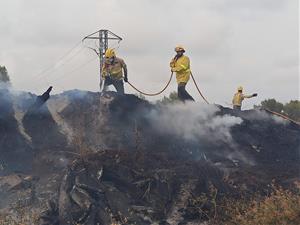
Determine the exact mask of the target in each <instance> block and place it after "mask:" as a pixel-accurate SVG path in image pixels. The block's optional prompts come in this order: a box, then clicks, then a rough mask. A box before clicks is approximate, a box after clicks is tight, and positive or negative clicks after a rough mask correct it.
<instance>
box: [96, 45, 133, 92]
mask: <svg viewBox="0 0 300 225" xmlns="http://www.w3.org/2000/svg"><path fill="white" fill-rule="evenodd" d="M123 71H124V81H125V82H128V78H127V66H126V64H125V62H124V60H123V59H121V58H118V57H116V53H115V51H114V49H110V48H109V49H107V50H106V52H105V59H104V63H103V67H102V75H101V76H102V78H103V79H104V80H105V81H104V89H103V91H107V88H108V86H110V85H113V86H114V87H115V89H116V90H117V93H118V94H124V83H123Z"/></svg>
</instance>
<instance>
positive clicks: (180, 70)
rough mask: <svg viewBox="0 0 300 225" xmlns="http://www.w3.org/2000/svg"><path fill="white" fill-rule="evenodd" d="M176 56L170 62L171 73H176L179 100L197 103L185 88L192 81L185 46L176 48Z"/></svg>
mask: <svg viewBox="0 0 300 225" xmlns="http://www.w3.org/2000/svg"><path fill="white" fill-rule="evenodd" d="M175 52H176V55H175V57H174V58H173V59H172V60H171V62H170V67H171V71H172V72H175V73H176V80H177V84H178V89H177V90H178V98H179V99H180V100H181V101H183V102H185V101H195V100H194V98H193V97H192V96H191V95H190V94H189V93H188V92H187V91H186V90H185V86H186V84H187V82H188V81H189V79H190V74H191V70H190V59H189V57H187V56H185V55H184V53H185V49H184V47H183V46H180V45H178V46H176V48H175Z"/></svg>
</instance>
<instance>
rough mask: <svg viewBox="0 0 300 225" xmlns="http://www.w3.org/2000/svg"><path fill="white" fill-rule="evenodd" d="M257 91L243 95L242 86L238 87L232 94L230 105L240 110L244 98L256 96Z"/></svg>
mask: <svg viewBox="0 0 300 225" xmlns="http://www.w3.org/2000/svg"><path fill="white" fill-rule="evenodd" d="M256 96H257V93H254V94H252V95H244V94H243V87H241V86H240V87H238V89H237V93H235V94H234V96H233V99H232V105H233V109H234V110H241V108H242V102H243V100H244V99H245V98H252V97H256Z"/></svg>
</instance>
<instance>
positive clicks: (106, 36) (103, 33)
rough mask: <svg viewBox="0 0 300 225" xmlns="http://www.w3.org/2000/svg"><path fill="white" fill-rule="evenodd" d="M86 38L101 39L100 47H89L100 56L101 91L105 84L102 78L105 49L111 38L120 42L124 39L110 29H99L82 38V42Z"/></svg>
mask: <svg viewBox="0 0 300 225" xmlns="http://www.w3.org/2000/svg"><path fill="white" fill-rule="evenodd" d="M86 39H95V40H98V41H99V46H98V49H94V48H91V47H89V48H90V49H92V50H94V52H95V53H96V54H97V55H98V57H99V64H100V69H99V73H100V74H99V77H100V83H99V86H100V91H101V89H102V86H103V80H102V76H101V74H102V66H103V63H104V54H105V51H106V50H107V48H108V47H109V40H111V41H113V40H115V41H118V43H119V42H120V41H122V38H121V37H119V36H118V35H116V34H114V33H113V32H111V31H109V30H98V31H96V32H94V33H92V34H90V35H88V36H86V37H84V38H83V39H82V42H83V41H84V40H86Z"/></svg>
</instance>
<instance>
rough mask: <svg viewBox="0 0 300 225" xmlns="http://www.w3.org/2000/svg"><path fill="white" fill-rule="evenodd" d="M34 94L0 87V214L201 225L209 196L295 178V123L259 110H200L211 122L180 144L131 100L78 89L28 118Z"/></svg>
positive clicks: (299, 142) (148, 109) (210, 204)
mask: <svg viewBox="0 0 300 225" xmlns="http://www.w3.org/2000/svg"><path fill="white" fill-rule="evenodd" d="M35 97H36V96H34V95H26V96H23V95H19V96H14V95H13V94H11V93H10V91H9V90H1V91H0V99H1V101H0V104H1V105H0V106H1V112H0V125H1V126H0V156H1V157H0V163H1V169H0V175H1V176H0V197H1V198H0V199H1V200H0V212H1V214H2V215H7V216H10V217H12V219H14V220H16V221H18V220H19V221H21V220H22V219H24V218H23V217H24V215H35V216H32V217H31V218H27V223H26V222H25V224H62V225H63V224H187V223H189V224H193V223H194V224H199V223H201V222H203V221H206V220H207V219H209V218H210V217H213V215H214V213H215V205H214V201H212V200H215V199H219V198H220V199H221V198H222V197H228V196H232V197H236V198H239V197H240V196H241V195H243V196H252V195H253V194H254V193H255V192H260V193H263V194H267V193H268V191H269V190H270V186H269V185H270V183H272V181H274V182H277V183H279V184H281V185H283V186H284V187H286V188H289V187H291V186H292V185H293V182H294V181H297V180H299V179H298V178H299V161H300V159H299V152H300V127H299V126H297V125H295V124H292V123H290V122H287V121H283V120H281V119H279V118H275V117H273V116H272V115H270V114H268V113H266V112H264V111H258V110H249V111H243V112H235V111H233V110H231V109H229V108H224V107H222V106H211V107H212V108H211V107H209V108H205V107H207V106H201V105H200V106H199V107H200V108H199V110H200V111H201V110H202V109H201V107H202V108H205V110H207V111H209V113H206V114H209V116H208V117H206V116H205V117H204V119H203V118H202V119H201V118H196V121H195V123H199V124H200V125H199V126H197V127H196V128H197V129H199V130H197V129H196V130H193V131H192V132H193V134H194V133H196V136H195V137H196V138H184V137H183V136H182V135H181V133H176V132H175V133H173V132H169V131H167V132H166V131H165V129H164V126H167V125H168V124H167V125H164V126H162V127H161V128H160V129H157V126H158V125H159V124H157V123H155V121H156V120H153V115H155V116H156V117H157V116H159V117H160V116H161V118H163V115H165V114H166V113H169V111H168V110H169V109H168V110H166V109H165V106H158V105H155V104H151V103H149V102H147V101H145V100H141V99H139V98H138V97H136V96H134V95H125V96H117V95H116V94H115V93H108V94H106V95H104V96H100V95H99V93H93V92H82V91H78V90H75V91H69V92H65V93H63V94H60V95H56V96H52V98H51V99H50V100H49V101H48V102H47V104H45V105H43V106H42V107H41V108H40V109H39V110H37V111H35V112H32V111H30V112H29V111H28V109H29V108H30V105H31V104H33V102H34V100H35ZM180 110H181V109H180ZM180 110H179V111H178V113H181V111H180ZM197 110H198V108H197ZM205 110H204V111H205ZM176 112H177V111H176ZM201 115H202V114H199V116H200V117H201ZM173 116H174V115H173ZM189 116H192V115H187V117H189ZM224 116H225V117H224ZM236 118H239V119H240V120H241V121H242V122H240V123H235V124H232V125H230V126H229V127H228V126H227V125H226V126H225V124H226V121H227V119H228V120H229V119H236ZM213 119H216V120H215V121H214V122H213V123H212V122H209V123H206V120H213ZM175 120H179V118H177V116H176V114H175V116H174V121H175ZM218 121H221V123H224V124H222V125H221V126H220V125H216V124H218V123H219V122H218ZM171 122H172V121H171ZM172 128H173V127H172ZM175 128H177V127H176V126H175V127H174V129H175ZM180 128H181V127H178V129H180ZM185 129H187V131H186V132H189V129H188V128H185ZM202 129H203V130H205V132H201V131H202ZM223 129H225V131H224V132H223ZM227 130H228V131H229V133H230V137H227V136H226V138H225V139H224V138H220V139H218V137H215V136H214V135H215V134H219V133H220V134H223V133H225V134H226V135H227V133H226V132H227ZM198 133H201V135H198ZM206 134H209V135H206ZM212 137H213V138H212ZM203 196H204V197H205V198H204V197H203ZM203 198H204V199H206V200H205V201H203V202H202V203H201V208H200V209H199V205H197V204H195V200H196V199H203ZM209 199H210V200H209ZM28 221H30V222H28ZM37 221H39V222H37Z"/></svg>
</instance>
